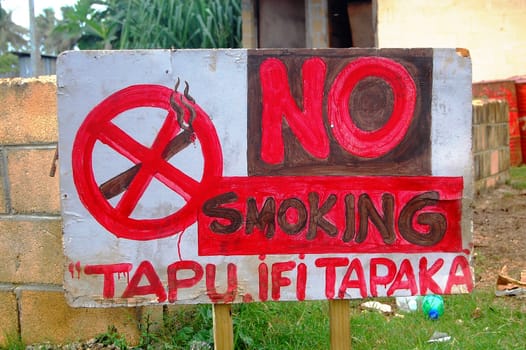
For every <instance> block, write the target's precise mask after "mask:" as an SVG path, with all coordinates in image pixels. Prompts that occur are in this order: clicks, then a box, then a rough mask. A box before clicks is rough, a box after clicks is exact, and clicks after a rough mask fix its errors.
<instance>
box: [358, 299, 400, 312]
mask: <svg viewBox="0 0 526 350" xmlns="http://www.w3.org/2000/svg"><path fill="white" fill-rule="evenodd" d="M361 307H362V308H363V309H366V310H375V311H380V312H381V313H384V314H391V313H393V308H392V307H391V305H387V304H383V303H380V302H378V301H366V302H365V303H362V304H361Z"/></svg>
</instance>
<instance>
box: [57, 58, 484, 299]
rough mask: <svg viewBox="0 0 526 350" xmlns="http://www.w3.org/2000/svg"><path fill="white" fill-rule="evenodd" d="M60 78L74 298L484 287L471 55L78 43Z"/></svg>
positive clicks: (68, 277) (326, 295)
mask: <svg viewBox="0 0 526 350" xmlns="http://www.w3.org/2000/svg"><path fill="white" fill-rule="evenodd" d="M57 70H58V72H57V82H58V115H59V133H60V135H59V148H60V149H59V152H60V184H61V198H62V214H63V219H64V249H65V255H66V258H67V268H66V271H65V276H64V278H65V282H64V285H65V288H66V292H67V293H66V294H67V298H68V301H69V303H70V305H72V306H88V307H95V306H123V305H129V306H136V305H149V304H159V303H162V304H169V303H230V302H236V303H237V302H259V301H267V300H268V301H270V300H274V301H279V300H317V299H335V298H339V299H349V298H365V297H367V296H391V295H392V296H396V295H416V294H426V293H437V294H447V293H458V292H468V291H470V290H471V289H472V288H473V282H472V281H473V276H472V272H471V268H470V249H471V225H470V220H471V218H470V215H469V212H468V206H469V202H470V199H471V191H472V186H471V63H470V59H469V58H467V57H462V56H461V55H459V54H457V52H456V51H455V50H450V49H439V50H437V49H414V50H401V49H384V50H376V49H335V50H331V49H327V50H307V49H304V50H141V51H71V52H66V53H63V54H62V55H61V56H60V57H59V61H58V66H57Z"/></svg>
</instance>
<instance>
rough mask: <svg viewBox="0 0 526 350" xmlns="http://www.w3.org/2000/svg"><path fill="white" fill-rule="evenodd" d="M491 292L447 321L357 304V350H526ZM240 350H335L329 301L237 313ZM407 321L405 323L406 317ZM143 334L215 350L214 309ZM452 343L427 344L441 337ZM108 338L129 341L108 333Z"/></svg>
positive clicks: (525, 321)
mask: <svg viewBox="0 0 526 350" xmlns="http://www.w3.org/2000/svg"><path fill="white" fill-rule="evenodd" d="M504 299H505V298H497V297H495V296H494V294H493V293H492V292H491V291H477V292H475V293H473V294H465V295H450V296H444V302H445V313H444V315H443V316H441V317H440V318H439V319H438V320H435V321H433V320H429V319H427V318H426V317H425V315H424V314H423V312H422V311H421V310H419V311H417V312H412V313H402V312H399V311H398V310H396V306H395V305H396V302H395V301H396V300H395V298H376V299H374V300H376V301H379V302H383V303H386V304H390V305H392V306H393V309H394V310H395V314H393V315H384V314H381V313H379V312H376V311H364V310H362V309H361V308H360V304H362V303H363V302H365V301H367V300H353V301H351V302H350V305H351V306H350V308H349V313H350V317H351V320H350V325H349V331H350V334H351V343H352V349H367V350H369V349H393V350H394V349H396V350H398V349H415V350H417V349H425V350H428V349H468V350H469V349H484V350H487V349H525V348H526V344H525V340H524V330H525V329H526V313H524V312H521V311H520V310H518V309H516V308H513V307H510V306H509V305H508V303H506V302H503V301H505V300H504ZM232 314H233V322H234V343H235V345H234V348H235V349H236V350H244V349H261V350H266V349H268V350H271V349H272V350H274V349H280V350H288V349H290V350H293V349H309V350H316V349H320V350H326V349H329V348H330V340H329V317H328V302H327V301H309V302H280V303H278V302H267V303H253V304H236V305H233V306H232ZM400 315H401V316H400ZM152 325H153V324H151V323H149V322H147V327H146V328H144V329H143V332H142V338H141V343H140V344H139V346H138V347H136V348H137V349H139V348H140V349H213V333H212V328H213V322H212V307H211V305H196V306H184V307H181V308H175V310H174V309H171V310H170V311H169V312H165V315H164V320H163V324H162V325H160V327H150V326H152ZM436 331H437V332H441V333H447V334H448V335H449V336H451V340H449V341H447V342H443V343H428V340H429V339H430V338H431V337H432V335H433V333H434V332H436ZM109 333H111V334H109V335H107V336H103V337H102V338H103V339H105V340H106V341H107V340H110V339H116V340H117V341H118V343H119V344H118V345H120V347H121V349H123V348H126V346H123V344H122V338H120V337H118V336H117V335H116V334H114V333H113V332H110V331H109Z"/></svg>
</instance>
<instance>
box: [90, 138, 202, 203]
mask: <svg viewBox="0 0 526 350" xmlns="http://www.w3.org/2000/svg"><path fill="white" fill-rule="evenodd" d="M194 141H195V134H194V133H193V131H192V130H189V129H188V130H183V132H182V133H180V134H178V135H177V136H175V137H174V138H173V139H172V140H170V142H169V143H168V144H167V145H166V147H165V148H164V150H163V152H162V153H161V156H162V157H163V158H164V159H165V160H169V159H170V158H172V157H173V156H175V155H176V154H177V153H179V152H180V151H182V150H183V149H185V148H186V147H187V146H188V145H190V144H191V143H192V142H194ZM141 165H142V164H141V163H139V164H135V165H134V166H133V167H131V168H130V169H128V170H126V171H124V172H122V173H120V174H119V175H117V176H115V177H113V178H111V179H110V180H108V181H106V182H104V183H103V184H102V185H100V186H99V189H100V190H101V192H102V194H103V195H104V198H106V199H111V198H113V197H115V196H118V195H119V194H121V193H122V192H124V191H125V190H126V189H127V188H128V186H130V183H131V182H132V180H133V179H134V177H135V175H137V173H138V172H139V170H140V169H141Z"/></svg>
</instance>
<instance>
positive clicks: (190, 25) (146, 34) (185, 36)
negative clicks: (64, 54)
mask: <svg viewBox="0 0 526 350" xmlns="http://www.w3.org/2000/svg"><path fill="white" fill-rule="evenodd" d="M62 14H63V18H64V19H63V20H62V21H59V22H58V24H57V26H56V28H55V30H54V33H60V34H61V35H62V36H63V37H66V38H68V39H69V40H70V41H71V42H72V44H73V46H76V47H78V48H79V49H81V50H82V49H162V48H164V49H170V48H220V47H224V48H235V47H239V46H240V45H241V1H240V0H194V1H184V0H126V1H123V0H101V1H97V0H78V1H77V3H76V4H75V5H74V6H66V7H63V8H62ZM73 46H72V47H73Z"/></svg>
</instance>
